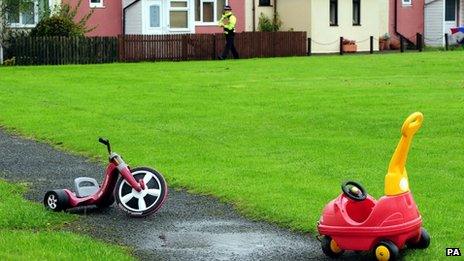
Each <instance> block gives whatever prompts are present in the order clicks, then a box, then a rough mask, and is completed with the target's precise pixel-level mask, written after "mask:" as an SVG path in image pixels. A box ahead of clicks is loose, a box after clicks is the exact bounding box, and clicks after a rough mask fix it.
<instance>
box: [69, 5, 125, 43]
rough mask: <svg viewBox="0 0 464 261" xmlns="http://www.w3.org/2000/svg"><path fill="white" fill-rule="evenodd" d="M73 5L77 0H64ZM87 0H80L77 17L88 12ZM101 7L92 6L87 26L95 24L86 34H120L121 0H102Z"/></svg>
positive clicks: (90, 26)
mask: <svg viewBox="0 0 464 261" xmlns="http://www.w3.org/2000/svg"><path fill="white" fill-rule="evenodd" d="M63 2H67V3H70V4H71V5H72V6H75V5H76V4H77V3H78V2H79V0H64V1H63ZM89 2H90V1H89V0H82V4H81V6H80V7H79V10H78V14H77V19H80V18H82V17H83V16H84V15H86V14H88V13H89V12H90V10H91V9H90V5H89ZM103 5H104V7H103V8H93V10H94V13H93V15H92V17H91V18H90V20H89V21H88V22H87V25H88V27H89V28H92V27H94V26H97V27H96V28H95V30H93V31H92V32H90V33H88V34H87V35H88V36H117V35H119V34H122V0H103Z"/></svg>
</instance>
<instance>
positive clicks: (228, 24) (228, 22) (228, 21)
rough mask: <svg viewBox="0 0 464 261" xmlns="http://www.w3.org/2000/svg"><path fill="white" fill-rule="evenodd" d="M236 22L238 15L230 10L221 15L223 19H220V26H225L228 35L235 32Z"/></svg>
mask: <svg viewBox="0 0 464 261" xmlns="http://www.w3.org/2000/svg"><path fill="white" fill-rule="evenodd" d="M236 24H237V17H235V15H234V14H233V13H232V12H230V11H227V12H225V13H224V14H223V15H222V17H221V20H219V26H221V27H224V33H225V34H226V35H227V34H233V33H234V31H235V25H236Z"/></svg>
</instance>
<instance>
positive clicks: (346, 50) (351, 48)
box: [343, 44, 358, 53]
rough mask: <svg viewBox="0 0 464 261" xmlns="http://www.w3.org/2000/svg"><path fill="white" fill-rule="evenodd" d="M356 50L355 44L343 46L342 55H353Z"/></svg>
mask: <svg viewBox="0 0 464 261" xmlns="http://www.w3.org/2000/svg"><path fill="white" fill-rule="evenodd" d="M357 50H358V46H357V45H356V44H343V52H344V53H355V52H356V51H357Z"/></svg>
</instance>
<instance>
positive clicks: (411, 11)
mask: <svg viewBox="0 0 464 261" xmlns="http://www.w3.org/2000/svg"><path fill="white" fill-rule="evenodd" d="M395 1H397V10H398V13H397V31H398V32H399V33H400V34H402V35H403V36H404V37H406V38H408V39H409V40H410V41H412V42H413V43H415V42H416V33H421V34H423V33H424V0H411V3H412V5H410V6H403V4H402V0H390V15H389V28H390V35H391V36H392V39H398V38H399V37H398V35H396V34H395Z"/></svg>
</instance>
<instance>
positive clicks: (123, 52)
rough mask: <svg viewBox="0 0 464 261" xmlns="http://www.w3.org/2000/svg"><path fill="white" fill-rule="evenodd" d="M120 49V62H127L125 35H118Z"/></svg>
mask: <svg viewBox="0 0 464 261" xmlns="http://www.w3.org/2000/svg"><path fill="white" fill-rule="evenodd" d="M118 47H119V48H118V49H119V55H118V60H119V62H125V56H126V50H125V49H126V48H125V46H124V35H122V34H120V35H118Z"/></svg>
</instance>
